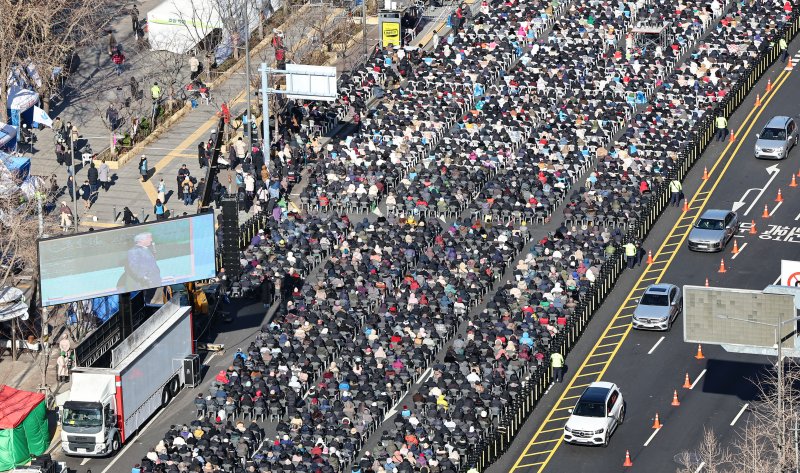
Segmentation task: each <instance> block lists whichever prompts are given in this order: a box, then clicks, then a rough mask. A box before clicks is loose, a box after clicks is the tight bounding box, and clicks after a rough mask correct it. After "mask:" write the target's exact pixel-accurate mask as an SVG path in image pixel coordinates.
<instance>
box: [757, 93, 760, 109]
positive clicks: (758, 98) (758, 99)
mask: <svg viewBox="0 0 800 473" xmlns="http://www.w3.org/2000/svg"><path fill="white" fill-rule="evenodd" d="M760 106H761V94H758V95H756V107H760Z"/></svg>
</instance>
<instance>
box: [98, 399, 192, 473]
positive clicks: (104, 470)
mask: <svg viewBox="0 0 800 473" xmlns="http://www.w3.org/2000/svg"><path fill="white" fill-rule="evenodd" d="M179 394H180V393H179ZM167 407H169V406H167ZM161 409H164V408H163V407H162V408H161ZM159 417H160V416H158V415H154V416H153V417H151V418H150V420H148V421H147V424H146V425H145V426H144V427H142V430H140V431H138V432H136V435H144V433H145V432H146V431H147V429H149V428H150V426H151V425H153V420H155V419H157V418H159ZM133 444H134V442H131V441H130V439H128V444H127V445H125V446H124V447H122V450H120V451H118V452H117V454H116V455H115V456H114V459H113V460H111V463H109V464H108V466H107V467H105V469H103V471H101V472H100V473H108V472H109V471H110V470H111V467H112V466H114V463H117V461H118V460H119V459H120V458H122V457H123V456H124V455H125V452H126V451H127V450H128V449H129V448H131V447H132V446H133Z"/></svg>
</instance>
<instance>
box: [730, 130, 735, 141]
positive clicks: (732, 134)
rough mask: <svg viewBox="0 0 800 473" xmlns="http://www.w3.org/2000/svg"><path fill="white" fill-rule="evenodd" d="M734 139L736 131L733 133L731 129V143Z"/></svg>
mask: <svg viewBox="0 0 800 473" xmlns="http://www.w3.org/2000/svg"><path fill="white" fill-rule="evenodd" d="M734 141H736V133H734V132H733V130H731V143H733V142H734Z"/></svg>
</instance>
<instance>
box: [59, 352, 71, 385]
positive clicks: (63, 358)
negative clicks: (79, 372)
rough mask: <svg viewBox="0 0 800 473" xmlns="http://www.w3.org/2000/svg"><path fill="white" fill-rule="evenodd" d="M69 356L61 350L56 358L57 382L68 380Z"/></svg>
mask: <svg viewBox="0 0 800 473" xmlns="http://www.w3.org/2000/svg"><path fill="white" fill-rule="evenodd" d="M69 365H70V363H69V358H68V357H67V354H66V353H65V352H63V351H62V352H61V354H60V355H59V356H58V359H57V360H56V366H57V369H58V379H57V381H58V382H59V383H66V382H69Z"/></svg>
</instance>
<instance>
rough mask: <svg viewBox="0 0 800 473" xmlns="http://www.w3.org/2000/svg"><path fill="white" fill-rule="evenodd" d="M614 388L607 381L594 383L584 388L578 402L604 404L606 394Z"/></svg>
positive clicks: (612, 384)
mask: <svg viewBox="0 0 800 473" xmlns="http://www.w3.org/2000/svg"><path fill="white" fill-rule="evenodd" d="M613 388H614V383H609V382H607V381H596V382H594V383H592V384H590V385H589V387H588V388H586V391H584V392H583V394H581V398H580V399H579V400H580V401H587V402H606V398H607V397H608V392H609V391H611V389H613Z"/></svg>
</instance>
